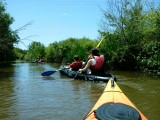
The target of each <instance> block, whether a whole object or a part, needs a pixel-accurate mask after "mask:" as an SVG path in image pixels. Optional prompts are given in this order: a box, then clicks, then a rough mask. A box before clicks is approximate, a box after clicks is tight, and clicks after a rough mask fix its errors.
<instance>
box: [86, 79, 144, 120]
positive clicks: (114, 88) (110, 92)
mask: <svg viewBox="0 0 160 120" xmlns="http://www.w3.org/2000/svg"><path fill="white" fill-rule="evenodd" d="M119 103H120V104H119ZM107 104H108V106H109V104H110V106H109V108H111V107H114V105H115V106H119V105H121V106H124V107H126V106H127V107H130V108H133V109H132V111H133V110H134V111H137V112H138V114H139V116H140V119H139V120H147V118H146V117H145V116H144V115H143V114H142V113H141V112H140V111H139V110H138V109H137V108H136V107H135V105H134V104H133V103H132V102H131V101H130V100H129V99H128V98H127V96H126V95H125V94H124V93H123V92H122V90H121V89H120V88H119V87H118V85H117V84H116V82H114V81H113V80H111V79H110V80H109V81H108V84H107V85H106V87H105V89H104V91H103V93H102V95H101V96H100V98H99V99H98V101H97V102H96V104H95V105H94V106H93V108H92V109H91V110H90V112H89V113H88V114H87V115H86V116H85V118H84V119H85V120H98V118H97V115H96V112H97V109H100V107H101V108H102V106H103V110H102V111H103V112H104V111H105V109H104V107H105V106H104V105H106V106H107ZM115 108H116V107H115ZM115 108H114V110H115V111H113V113H114V114H116V113H115V112H116V111H118V108H116V109H117V110H116V109H115ZM123 109H125V108H123V107H122V108H121V109H120V110H119V111H118V113H117V114H118V116H119V115H124V116H120V117H121V118H123V117H126V116H125V114H127V113H126V112H124V111H122V110H123ZM109 110H110V111H111V109H108V110H106V111H109ZM106 111H105V112H106ZM110 111H109V113H110ZM101 114H102V113H101ZM128 114H130V113H128ZM128 114H127V115H128ZM134 115H135V112H134V113H133V116H134ZM102 116H103V117H105V115H102ZM106 116H108V115H106ZM111 116H112V115H111ZM133 116H132V119H133V120H135V119H134V118H133ZM107 119H108V117H107ZM115 119H117V118H115ZM132 119H131V118H130V120H132ZM117 120H121V119H119V118H118V119H117ZM125 120H129V119H125ZM136 120H137V119H136Z"/></svg>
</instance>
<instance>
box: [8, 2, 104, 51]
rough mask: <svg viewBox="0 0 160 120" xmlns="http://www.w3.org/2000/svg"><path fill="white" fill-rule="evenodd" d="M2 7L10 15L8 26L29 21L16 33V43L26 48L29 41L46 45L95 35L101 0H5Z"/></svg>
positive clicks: (13, 27) (95, 36)
mask: <svg viewBox="0 0 160 120" xmlns="http://www.w3.org/2000/svg"><path fill="white" fill-rule="evenodd" d="M5 2H6V4H7V5H6V11H7V13H9V14H10V15H11V16H12V17H13V18H14V20H15V21H14V22H13V24H12V25H11V28H12V30H16V29H19V28H21V27H22V26H24V25H26V24H27V23H29V22H31V24H30V25H28V26H27V27H25V29H23V30H20V31H19V33H18V35H19V36H20V38H21V42H20V43H19V44H17V45H16V47H19V48H21V49H27V47H28V45H29V44H30V43H31V42H32V41H36V42H40V43H42V44H44V45H45V46H46V47H47V46H48V45H49V44H50V43H53V42H55V41H57V42H59V41H62V40H65V39H68V38H70V37H73V38H83V37H87V38H89V39H97V38H98V36H99V33H98V30H99V29H100V27H99V26H100V21H101V19H102V16H103V13H102V11H101V9H103V8H104V6H105V4H106V2H105V0H5Z"/></svg>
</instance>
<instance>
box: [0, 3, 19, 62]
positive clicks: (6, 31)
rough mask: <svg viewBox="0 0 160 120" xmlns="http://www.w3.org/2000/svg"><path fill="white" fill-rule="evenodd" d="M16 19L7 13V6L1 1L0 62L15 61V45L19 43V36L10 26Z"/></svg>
mask: <svg viewBox="0 0 160 120" xmlns="http://www.w3.org/2000/svg"><path fill="white" fill-rule="evenodd" d="M13 21H14V19H13V17H11V16H10V15H9V14H8V13H6V8H5V4H4V3H3V2H1V1H0V61H9V60H12V59H13V57H14V56H13V51H12V50H13V44H14V43H17V42H18V40H19V36H18V35H17V33H16V32H15V31H12V29H11V28H10V25H11V24H12V23H13Z"/></svg>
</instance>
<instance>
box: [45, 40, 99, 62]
mask: <svg viewBox="0 0 160 120" xmlns="http://www.w3.org/2000/svg"><path fill="white" fill-rule="evenodd" d="M96 43H97V42H96V41H93V40H90V39H88V38H82V39H76V38H68V39H66V40H63V41H60V42H59V43H57V42H55V43H52V44H50V45H49V46H48V47H47V48H46V59H47V61H50V62H72V61H73V56H74V55H75V54H77V55H79V57H80V60H84V59H85V58H86V57H87V54H90V50H91V49H92V48H93V47H95V46H96ZM88 52H89V53H88Z"/></svg>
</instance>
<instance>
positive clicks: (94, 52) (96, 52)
mask: <svg viewBox="0 0 160 120" xmlns="http://www.w3.org/2000/svg"><path fill="white" fill-rule="evenodd" d="M92 55H93V56H100V55H99V50H98V49H97V48H93V49H92Z"/></svg>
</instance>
